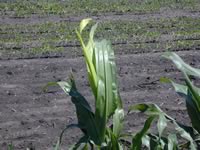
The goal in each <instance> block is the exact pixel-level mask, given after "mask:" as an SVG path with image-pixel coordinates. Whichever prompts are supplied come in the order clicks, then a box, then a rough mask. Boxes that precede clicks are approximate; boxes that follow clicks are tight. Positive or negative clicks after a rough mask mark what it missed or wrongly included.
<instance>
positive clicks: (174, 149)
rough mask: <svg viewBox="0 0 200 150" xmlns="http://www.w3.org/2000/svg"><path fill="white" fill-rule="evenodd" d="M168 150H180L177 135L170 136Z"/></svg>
mask: <svg viewBox="0 0 200 150" xmlns="http://www.w3.org/2000/svg"><path fill="white" fill-rule="evenodd" d="M168 150H178V141H177V137H176V134H169V135H168Z"/></svg>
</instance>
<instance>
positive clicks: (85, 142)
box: [49, 19, 124, 150]
mask: <svg viewBox="0 0 200 150" xmlns="http://www.w3.org/2000/svg"><path fill="white" fill-rule="evenodd" d="M90 21H91V19H84V20H82V21H81V23H80V28H79V29H78V30H76V33H77V36H78V38H79V40H80V43H81V46H82V49H83V54H84V57H85V62H86V66H87V72H88V79H89V83H90V87H91V90H92V93H93V96H94V99H95V111H94V112H93V111H92V109H91V107H90V105H89V103H88V102H87V100H86V99H85V98H84V97H83V96H82V95H81V94H80V93H79V92H78V90H77V88H76V84H75V81H74V79H73V77H71V79H70V81H69V82H57V83H49V85H55V84H57V85H59V86H60V87H61V88H62V89H63V90H64V92H65V93H67V94H69V95H70V96H71V100H72V102H73V103H74V105H75V107H76V114H77V118H78V123H77V124H76V125H74V124H73V125H69V126H67V127H66V129H68V128H70V127H78V128H80V129H81V131H82V132H83V134H84V136H83V137H81V138H80V140H79V141H78V142H77V143H76V144H75V145H74V146H72V147H73V149H77V148H79V147H83V149H89V148H90V149H93V148H96V149H102V148H103V149H108V150H110V149H116V150H117V149H121V148H122V145H123V144H122V143H121V142H120V137H121V131H122V127H123V119H124V110H123V109H122V102H121V98H120V95H119V92H118V87H117V80H116V65H115V61H114V51H113V50H112V48H111V43H110V42H109V41H107V40H102V41H97V40H94V32H95V30H96V28H97V24H95V25H94V26H92V28H91V31H90V34H89V40H88V42H87V44H85V42H84V40H85V39H83V38H82V32H83V30H84V29H85V27H86V26H87V24H88V23H89V22H90ZM110 119H112V120H113V121H112V124H111V125H110V126H109V125H108V121H109V120H110ZM66 129H64V130H63V132H62V133H61V136H60V139H59V141H58V143H57V145H56V147H55V149H59V147H60V144H61V140H62V135H63V133H64V131H65V130H66Z"/></svg>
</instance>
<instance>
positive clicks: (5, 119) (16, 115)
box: [0, 10, 200, 150]
mask: <svg viewBox="0 0 200 150" xmlns="http://www.w3.org/2000/svg"><path fill="white" fill-rule="evenodd" d="M176 12H177V15H176ZM176 12H175V13H172V12H170V11H169V10H165V11H161V12H160V13H157V14H153V15H152V14H150V15H149V14H142V15H140V14H139V15H137V14H127V15H122V16H120V17H119V15H116V14H112V15H111V14H108V15H106V14H104V17H103V18H104V19H112V18H117V19H134V18H136V19H137V18H138V19H140V20H145V19H151V18H152V16H153V17H157V18H167V17H176V16H179V17H180V16H185V15H186V16H191V17H199V12H182V10H180V11H179V10H177V11H176ZM83 17H85V16H83ZM83 17H78V18H77V17H75V18H73V17H71V19H72V20H76V21H79V19H80V18H83ZM93 17H96V18H99V20H101V17H98V16H93ZM48 19H49V18H47V20H48ZM33 20H34V22H37V23H38V22H40V21H41V19H40V18H39V17H37V16H36V17H34V19H33ZM42 20H43V19H42ZM0 21H1V22H2V23H3V22H4V23H10V24H15V23H23V21H24V23H28V22H29V20H28V19H27V18H24V19H23V18H22V19H20V21H19V20H16V18H1V19H0ZM31 21H32V20H31V19H30V22H31ZM50 21H55V22H56V21H60V19H59V18H56V19H55V18H51V19H50ZM169 36H170V35H169ZM68 49H69V52H70V53H69V52H68V53H64V54H62V55H61V56H62V57H60V55H56V57H51V58H50V57H48V56H43V57H40V58H37V57H36V58H32V57H29V58H26V59H20V58H18V59H13V58H8V59H7V60H4V58H1V59H2V60H0V147H1V148H0V149H7V148H6V147H7V145H8V143H10V142H12V143H13V145H14V147H15V150H22V149H26V148H27V147H29V148H35V149H37V150H39V149H41V150H44V149H53V144H55V143H56V140H57V138H58V136H59V134H60V132H61V130H62V129H64V127H65V126H66V125H67V124H70V123H76V116H75V111H74V106H73V104H72V103H71V101H70V97H69V96H66V95H65V94H64V92H62V90H60V88H59V87H55V88H51V89H50V90H49V91H48V92H43V90H42V88H43V87H44V86H45V85H46V83H48V82H50V81H60V80H67V77H69V74H70V70H71V69H73V72H74V76H75V79H76V83H77V86H78V89H79V90H80V91H81V93H82V94H83V95H84V96H86V97H87V98H88V100H89V102H91V104H93V103H94V100H93V97H92V95H91V91H90V88H89V86H88V85H89V84H88V80H87V76H86V69H85V64H84V60H83V58H82V56H81V55H75V54H73V51H70V47H69V48H68ZM163 51H164V50H157V51H153V49H150V50H149V51H148V52H141V51H138V50H137V51H135V50H134V49H131V48H127V49H126V43H124V44H121V45H120V44H119V48H118V50H117V51H116V54H117V55H116V62H117V68H118V81H119V89H120V92H121V97H122V100H123V104H124V108H125V110H126V111H127V109H128V107H129V106H130V105H132V104H136V103H142V102H149V103H155V104H157V105H158V106H160V107H161V108H162V109H163V110H164V111H165V112H167V113H168V114H169V115H171V116H173V117H175V118H176V119H177V120H178V121H180V122H185V123H187V124H189V120H188V116H187V113H186V108H185V106H184V100H183V99H181V98H180V97H178V96H177V95H176V94H175V92H174V90H173V89H172V87H171V86H170V85H164V84H161V83H160V82H159V78H160V77H163V76H165V77H172V78H174V79H176V80H177V81H182V80H183V78H182V76H181V73H180V72H179V71H177V70H176V69H175V67H174V66H173V64H172V63H171V62H169V61H166V60H165V59H164V58H162V57H161V54H162V52H163ZM80 52H81V49H80ZM177 53H178V54H179V55H180V56H182V57H183V58H184V60H185V61H186V62H187V63H189V64H191V65H193V66H195V67H200V59H199V58H200V52H199V48H198V47H194V48H193V49H181V50H177ZM143 123H144V118H143V116H142V115H141V114H135V113H133V114H130V115H128V116H126V120H125V124H126V125H125V129H124V130H125V131H126V132H134V131H136V130H138V129H140V128H141V127H142V125H143ZM79 136H80V131H79V130H77V129H73V130H69V131H67V132H66V134H65V137H64V140H63V145H64V146H63V149H66V148H68V147H69V145H70V144H72V143H73V142H74V141H77V139H78V137H79Z"/></svg>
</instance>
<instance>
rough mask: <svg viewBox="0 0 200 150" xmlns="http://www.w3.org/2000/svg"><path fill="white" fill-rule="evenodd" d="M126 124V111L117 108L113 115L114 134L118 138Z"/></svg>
mask: <svg viewBox="0 0 200 150" xmlns="http://www.w3.org/2000/svg"><path fill="white" fill-rule="evenodd" d="M123 122H124V110H123V109H121V108H117V109H116V110H115V113H114V115H113V134H114V135H115V136H116V137H119V136H120V133H121V131H122V129H123Z"/></svg>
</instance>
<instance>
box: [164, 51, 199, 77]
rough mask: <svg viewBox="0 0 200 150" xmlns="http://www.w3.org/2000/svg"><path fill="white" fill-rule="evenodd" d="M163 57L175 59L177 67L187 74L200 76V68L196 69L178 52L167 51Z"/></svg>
mask: <svg viewBox="0 0 200 150" xmlns="http://www.w3.org/2000/svg"><path fill="white" fill-rule="evenodd" d="M163 57H165V58H167V59H169V60H171V61H173V63H174V64H175V65H176V67H177V68H178V69H179V70H181V71H182V72H185V73H186V74H187V75H193V76H196V77H200V69H196V68H193V67H191V66H190V65H188V64H186V63H185V62H184V61H183V60H182V59H181V58H180V57H179V56H178V55H177V54H176V53H174V52H166V53H164V55H163Z"/></svg>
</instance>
